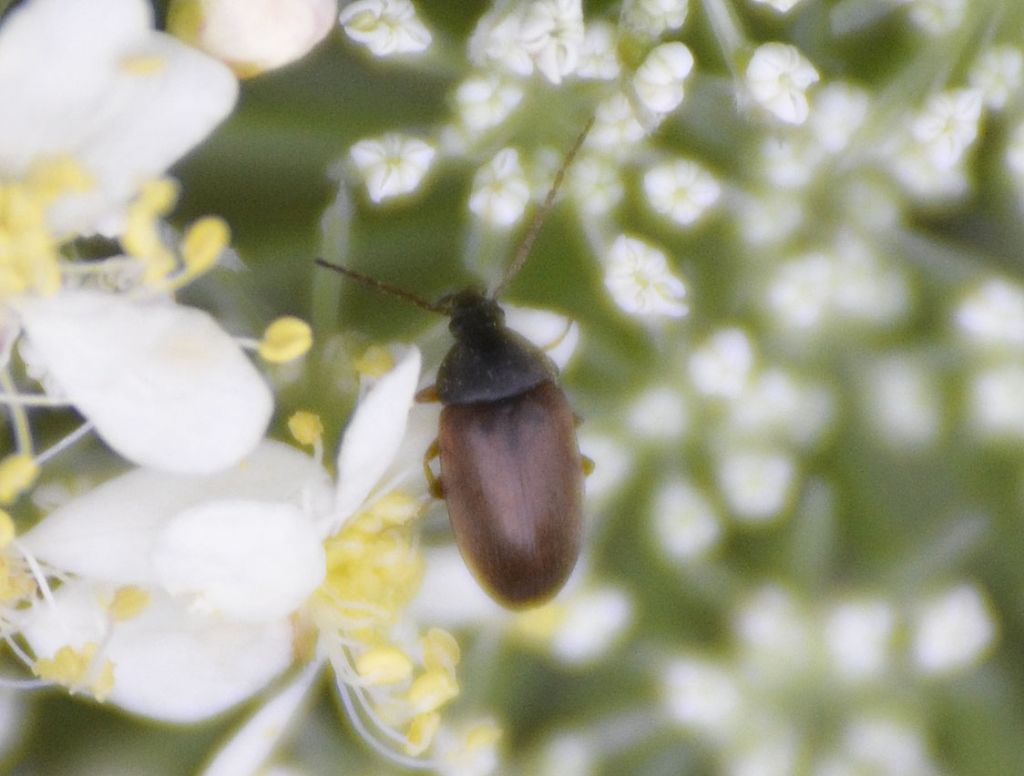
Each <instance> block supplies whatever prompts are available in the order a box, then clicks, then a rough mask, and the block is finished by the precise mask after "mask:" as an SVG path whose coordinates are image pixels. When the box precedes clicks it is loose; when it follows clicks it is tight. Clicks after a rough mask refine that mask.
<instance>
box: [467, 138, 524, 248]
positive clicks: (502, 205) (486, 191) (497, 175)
mask: <svg viewBox="0 0 1024 776" xmlns="http://www.w3.org/2000/svg"><path fill="white" fill-rule="evenodd" d="M529 201H530V184H529V183H528V182H527V180H526V175H525V174H524V173H523V168H522V166H521V165H520V164H519V152H518V151H516V149H514V148H503V149H502V150H500V151H498V153H497V154H495V155H494V158H493V159H491V161H490V162H488V163H487V164H485V165H484V166H483V167H481V168H480V169H479V170H478V171H477V174H476V176H475V177H474V178H473V190H472V192H471V193H470V195H469V209H470V210H471V211H472V212H473V213H474V214H475V215H477V216H478V217H480V218H481V219H483V220H484V221H485V222H486V223H488V224H489V225H491V226H494V227H498V228H508V227H510V226H512V224H514V223H516V221H518V220H519V219H520V218H522V216H523V212H524V211H525V210H526V204H527V203H528V202H529Z"/></svg>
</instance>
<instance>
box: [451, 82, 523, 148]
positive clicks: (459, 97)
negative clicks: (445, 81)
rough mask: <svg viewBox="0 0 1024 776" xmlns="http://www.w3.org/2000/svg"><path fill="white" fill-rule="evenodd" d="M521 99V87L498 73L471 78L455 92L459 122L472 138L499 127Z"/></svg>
mask: <svg viewBox="0 0 1024 776" xmlns="http://www.w3.org/2000/svg"><path fill="white" fill-rule="evenodd" d="M522 99H523V89H522V87H521V86H519V85H518V84H516V83H513V82H512V81H510V80H508V78H506V77H503V76H502V75H500V74H497V73H485V74H483V75H475V76H471V77H470V78H467V79H466V80H465V81H463V82H462V83H461V84H459V86H458V88H457V89H456V90H455V108H456V112H457V114H458V118H459V122H460V123H461V124H462V125H463V126H464V127H465V128H466V129H467V130H468V131H469V132H470V134H471V135H478V134H480V133H482V132H486V131H487V130H488V129H491V128H493V127H496V126H498V125H499V124H501V123H502V122H503V121H504V120H505V119H507V118H508V117H509V116H510V115H512V112H513V111H514V110H515V109H516V108H517V107H519V103H520V102H522Z"/></svg>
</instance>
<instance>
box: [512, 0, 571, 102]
mask: <svg viewBox="0 0 1024 776" xmlns="http://www.w3.org/2000/svg"><path fill="white" fill-rule="evenodd" d="M519 34H520V36H521V40H522V45H523V48H524V49H525V50H526V51H527V52H529V54H530V56H531V57H532V58H533V61H534V63H535V64H536V67H537V69H538V70H540V72H541V73H543V75H544V77H545V78H547V79H548V80H549V81H550V82H551V83H553V84H557V83H561V81H562V79H563V78H565V76H567V75H569V74H570V73H572V72H573V71H574V70H575V69H576V65H577V64H578V63H579V59H580V51H581V50H582V48H583V5H582V0H533V2H531V3H530V4H529V5H528V6H526V9H525V11H524V12H523V19H522V23H521V27H520V29H519Z"/></svg>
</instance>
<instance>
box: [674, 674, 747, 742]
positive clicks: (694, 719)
mask: <svg viewBox="0 0 1024 776" xmlns="http://www.w3.org/2000/svg"><path fill="white" fill-rule="evenodd" d="M661 686H662V687H663V688H664V692H665V704H666V706H667V707H668V713H669V715H670V716H671V717H672V718H673V719H674V720H675V721H676V722H677V723H678V724H680V725H682V726H683V727H686V728H690V729H693V730H697V731H700V732H707V733H710V734H712V735H722V734H728V733H730V732H732V731H733V730H734V728H735V725H736V724H737V722H738V721H739V719H740V717H741V715H742V712H743V703H744V697H743V691H742V689H741V687H740V685H739V681H738V679H737V677H735V676H734V675H733V674H732V673H730V672H729V671H728V670H727V669H726V668H724V667H722V666H721V665H719V664H717V663H713V662H711V661H708V660H703V659H700V658H693V657H683V658H678V659H676V660H674V661H672V662H671V663H670V664H669V665H668V667H667V668H666V670H665V672H664V676H663V681H662V683H661Z"/></svg>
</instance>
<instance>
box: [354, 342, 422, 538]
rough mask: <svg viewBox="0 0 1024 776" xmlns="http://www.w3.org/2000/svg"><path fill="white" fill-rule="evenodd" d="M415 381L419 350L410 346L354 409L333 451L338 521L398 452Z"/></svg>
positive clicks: (410, 405)
mask: <svg viewBox="0 0 1024 776" xmlns="http://www.w3.org/2000/svg"><path fill="white" fill-rule="evenodd" d="M419 377H420V352H419V350H417V349H416V348H412V349H410V350H409V352H408V353H407V354H406V355H405V357H404V358H403V359H402V360H401V361H400V362H399V363H398V364H397V365H396V366H395V368H394V369H392V370H391V371H390V372H388V373H387V374H386V375H384V376H383V377H382V378H380V380H378V381H377V383H376V385H374V386H373V388H371V389H370V390H369V392H367V394H366V396H364V397H363V399H362V401H360V402H359V405H358V406H357V407H356V411H355V412H354V413H353V415H352V419H351V421H349V424H348V427H347V428H346V429H345V434H344V436H343V437H342V440H341V449H340V450H339V451H338V495H337V504H336V518H337V519H338V520H344V519H345V518H347V517H349V516H350V515H351V514H353V513H354V512H355V511H356V510H357V509H358V508H359V506H360V504H362V503H363V501H365V500H366V497H367V496H368V495H370V491H371V490H373V486H374V485H376V484H377V480H379V479H380V477H381V475H382V474H384V472H385V471H386V470H387V468H388V466H389V465H390V463H391V461H392V459H393V458H394V457H395V454H396V453H397V452H398V448H399V445H401V443H402V437H403V436H404V435H405V425H406V422H407V421H408V418H409V409H410V408H411V407H412V399H413V395H414V394H415V393H416V383H417V381H418V380H419Z"/></svg>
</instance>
